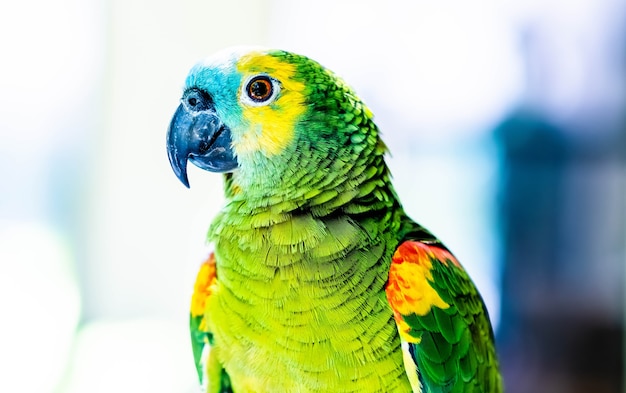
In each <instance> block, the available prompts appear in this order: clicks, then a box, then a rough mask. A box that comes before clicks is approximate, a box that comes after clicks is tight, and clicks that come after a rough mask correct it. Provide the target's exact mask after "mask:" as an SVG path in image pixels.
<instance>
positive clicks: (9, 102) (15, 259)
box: [0, 0, 626, 393]
mask: <svg viewBox="0 0 626 393" xmlns="http://www.w3.org/2000/svg"><path fill="white" fill-rule="evenodd" d="M239 44H258V45H265V46H270V47H277V48H283V49H288V50H292V51H296V52H300V53H302V54H305V55H308V56H310V57H313V58H315V59H317V60H318V61H320V62H321V63H322V64H324V65H326V66H327V67H329V68H331V69H333V70H334V71H335V72H337V73H338V74H339V75H341V76H343V77H344V79H346V80H347V81H348V83H349V84H351V85H352V86H353V87H354V88H355V89H356V91H357V92H358V93H359V94H360V95H361V97H362V98H363V99H364V100H365V102H366V103H367V104H368V105H369V106H370V107H371V109H372V110H373V112H374V113H375V114H376V119H377V123H378V124H379V126H380V127H381V129H382V130H383V134H384V138H385V140H386V142H387V144H388V145H389V147H390V150H391V152H392V154H391V156H390V157H389V160H388V161H389V165H390V166H391V169H392V173H393V175H394V182H395V185H396V188H397V191H398V193H399V194H400V197H401V199H402V201H403V202H404V204H405V208H406V210H407V211H408V212H409V213H410V215H411V216H412V217H413V218H415V219H416V220H417V221H419V222H420V223H422V224H423V225H424V226H426V227H428V228H429V229H431V230H432V231H433V232H434V233H435V234H437V235H438V236H439V237H440V238H441V239H443V240H444V242H445V243H446V244H447V245H448V246H449V247H450V248H451V249H452V250H453V251H454V252H455V253H456V254H457V256H458V257H459V259H460V260H461V262H462V263H463V264H464V265H465V266H466V268H467V270H468V271H469V272H470V274H471V275H472V277H473V278H474V280H475V281H476V284H477V285H478V287H479V288H480V290H481V291H482V293H483V296H484V298H485V301H486V303H487V305H488V307H489V311H490V314H491V316H492V319H493V321H494V325H495V327H496V334H497V339H498V345H499V352H500V357H501V364H502V369H503V373H504V377H505V383H506V387H507V392H509V393H526V392H551V393H559V392H600V393H603V392H607V393H608V392H622V391H626V390H625V389H624V360H623V359H624V324H625V322H624V321H625V316H624V305H625V301H624V299H625V294H624V283H625V282H626V269H625V268H624V266H625V265H626V231H625V225H624V224H625V222H626V214H625V206H626V198H625V191H626V160H625V158H626V116H625V114H626V83H625V82H626V56H625V55H626V3H624V2H623V1H619V0H594V1H592V0H568V1H565V0H548V1H538V0H536V1H522V0H505V1H495V0H493V1H489V0H484V1H452V0H450V1H437V2H435V1H425V0H421V1H387V2H384V3H383V2H380V1H363V0H361V1H331V0H317V1H316V2H308V1H307V2H304V1H287V0H255V1H252V0H249V1H230V2H227V1H193V0H183V1H148V0H126V1H121V0H110V1H105V0H89V1H84V0H81V1H79V0H58V1H55V2H48V1H43V0H30V1H28V0H26V1H21V2H8V1H7V2H3V3H2V4H1V5H0V48H1V50H2V61H0V138H1V139H0V140H1V142H0V307H1V310H2V323H0V369H1V370H3V371H2V372H0V375H1V376H0V391H2V392H38V393H41V392H54V393H82V392H90V393H97V392H121V393H125V392H128V393H130V392H133V393H138V392H151V393H160V392H163V393H165V392H167V393H171V392H183V393H185V392H194V391H196V390H195V389H196V387H195V386H196V376H195V371H194V367H193V364H192V355H191V350H190V347H189V341H188V334H187V318H188V311H187V310H188V303H189V296H190V294H191V289H192V284H193V280H194V278H195V273H196V268H197V266H198V263H199V262H200V261H201V259H202V258H203V257H204V255H205V253H206V249H205V245H204V236H205V232H206V229H207V227H208V223H209V222H210V220H211V217H212V216H213V215H214V214H215V213H216V212H217V210H218V209H219V208H220V206H221V204H222V202H223V200H222V197H221V195H222V189H221V179H220V177H219V176H216V175H211V174H208V173H204V172H202V171H200V170H197V169H196V170H194V169H193V168H192V169H191V173H190V178H191V184H192V188H191V190H187V189H185V187H183V186H182V185H181V184H180V183H179V182H178V180H177V179H176V177H175V176H174V174H173V173H172V172H171V170H170V167H169V164H168V162H167V155H166V151H165V132H166V129H167V126H168V124H169V120H170V118H171V116H172V114H173V112H174V110H175V108H176V106H177V105H178V99H179V98H180V95H181V87H182V83H183V80H184V77H185V75H186V73H187V71H188V70H189V68H190V67H191V66H192V65H193V64H194V63H195V62H196V61H198V60H199V59H201V58H203V57H205V56H207V55H208V54H210V53H212V52H214V51H216V50H218V49H221V48H223V47H226V46H230V45H239Z"/></svg>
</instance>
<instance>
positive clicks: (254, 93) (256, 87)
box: [241, 74, 280, 106]
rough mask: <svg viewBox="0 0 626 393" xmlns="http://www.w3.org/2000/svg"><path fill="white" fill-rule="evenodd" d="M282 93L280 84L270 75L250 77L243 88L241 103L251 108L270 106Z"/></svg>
mask: <svg viewBox="0 0 626 393" xmlns="http://www.w3.org/2000/svg"><path fill="white" fill-rule="evenodd" d="M278 93H280V82H278V81H277V80H276V79H274V78H271V77H270V76H269V75H265V74H258V75H253V76H251V77H249V78H248V79H247V80H246V83H244V84H243V85H242V88H241V102H243V103H244V104H246V105H250V106H263V105H269V104H271V103H272V102H274V100H276V97H278Z"/></svg>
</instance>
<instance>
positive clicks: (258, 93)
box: [250, 80, 270, 100]
mask: <svg viewBox="0 0 626 393" xmlns="http://www.w3.org/2000/svg"><path fill="white" fill-rule="evenodd" d="M269 96H270V82H269V81H267V80H256V81H253V82H252V83H251V84H250V97H251V98H253V99H255V100H265V99H267V98H268V97H269Z"/></svg>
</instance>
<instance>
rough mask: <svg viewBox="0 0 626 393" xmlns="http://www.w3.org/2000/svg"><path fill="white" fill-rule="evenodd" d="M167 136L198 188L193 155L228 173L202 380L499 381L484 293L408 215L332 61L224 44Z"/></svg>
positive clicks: (480, 388)
mask: <svg viewBox="0 0 626 393" xmlns="http://www.w3.org/2000/svg"><path fill="white" fill-rule="evenodd" d="M166 147H167V153H168V159H169V162H170V165H171V167H172V169H173V171H174V174H175V175H176V177H177V178H178V179H179V180H180V181H181V182H182V183H183V184H184V185H185V186H186V187H189V179H188V172H187V170H188V168H187V165H188V163H189V162H191V163H192V164H194V165H195V166H197V167H199V168H201V169H204V170H206V171H209V172H214V173H220V174H221V176H222V178H223V189H224V191H223V195H224V201H225V203H224V205H223V207H222V208H221V210H219V212H218V213H217V215H216V217H215V218H214V219H213V221H212V222H211V224H210V225H209V229H208V233H207V243H208V244H209V245H210V247H211V249H212V252H210V253H209V255H208V257H207V258H206V260H204V261H203V262H202V263H201V264H200V268H199V272H198V274H197V277H196V280H195V284H194V286H193V294H192V296H191V308H190V333H191V344H192V345H191V346H192V349H193V355H194V361H195V366H196V371H197V373H198V378H199V386H200V387H201V389H202V392H207V393H218V392H235V393H242V392H413V393H417V392H421V393H453V392H454V393H456V392H459V393H460V392H475V393H478V392H488V393H498V392H502V389H503V388H502V379H501V376H500V372H499V366H498V358H497V354H496V348H495V344H494V334H493V329H492V326H491V323H490V319H489V315H488V313H487V309H486V307H485V304H484V302H483V300H482V297H481V295H480V294H479V292H478V290H477V288H476V286H475V285H474V283H473V282H472V280H471V278H470V277H469V276H468V274H467V272H466V271H465V270H464V268H463V267H462V266H461V264H460V263H459V261H458V260H457V259H456V258H455V256H454V255H453V254H452V253H451V252H450V251H449V250H448V249H447V248H446V246H444V245H443V243H442V242H441V241H440V240H438V239H437V238H436V237H435V236H434V235H433V234H431V233H430V232H429V231H428V230H427V229H425V228H424V227H422V226H420V225H419V224H417V223H416V222H415V221H413V220H412V219H411V218H409V216H408V215H407V214H406V213H405V211H404V209H403V207H402V204H401V202H400V200H399V198H398V195H397V194H396V192H395V191H394V188H393V186H392V184H391V174H390V170H389V168H388V167H387V165H386V163H385V155H386V154H387V147H386V145H385V143H384V142H383V141H382V139H381V136H380V130H379V128H378V127H377V125H376V124H375V123H374V116H373V114H372V111H371V110H370V109H368V107H367V106H366V105H365V103H364V102H363V101H362V100H361V99H360V98H359V97H358V96H357V95H356V93H355V92H354V90H353V89H352V88H351V87H350V86H348V85H347V84H346V82H344V81H343V79H341V78H340V77H339V76H337V75H336V74H335V73H333V72H332V71H330V70H329V69H327V68H325V67H324V66H322V65H321V64H320V63H318V62H316V61H315V60H312V59H311V58H309V57H307V56H304V55H300V54H297V53H293V52H289V51H284V50H280V49H267V48H259V47H233V48H227V49H225V50H222V51H220V52H218V53H216V54H214V55H212V56H209V57H208V58H206V59H204V60H202V61H200V62H199V63H197V64H196V65H195V66H193V67H192V68H191V70H190V71H189V74H188V75H187V77H186V79H185V82H184V87H183V93H182V98H181V99H180V104H179V106H178V107H177V109H176V110H175V113H174V115H173V117H172V119H171V122H170V124H169V127H168V129H167V135H166ZM424 186H425V187H427V186H428V185H427V184H425V185H424Z"/></svg>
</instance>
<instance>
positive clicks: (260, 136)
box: [233, 52, 306, 156]
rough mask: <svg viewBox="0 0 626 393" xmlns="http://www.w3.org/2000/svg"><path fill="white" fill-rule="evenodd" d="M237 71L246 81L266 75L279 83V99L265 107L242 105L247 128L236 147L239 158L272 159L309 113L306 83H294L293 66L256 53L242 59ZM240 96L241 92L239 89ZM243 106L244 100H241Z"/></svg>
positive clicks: (294, 67)
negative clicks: (258, 155) (260, 156)
mask: <svg viewBox="0 0 626 393" xmlns="http://www.w3.org/2000/svg"><path fill="white" fill-rule="evenodd" d="M237 70H238V71H239V72H240V73H242V74H243V78H242V80H243V81H246V80H247V79H248V78H249V77H250V76H252V75H255V74H266V75H269V76H270V77H272V78H274V79H276V80H277V81H278V82H279V83H280V92H279V93H278V98H277V99H276V100H275V101H274V102H272V103H270V104H268V105H264V106H250V105H246V104H245V103H241V105H242V113H243V117H244V120H245V122H246V123H247V124H248V128H247V129H246V130H244V131H243V135H242V136H241V137H240V138H239V141H237V142H236V143H234V144H233V145H234V148H235V150H236V152H237V154H238V155H242V154H249V153H254V152H261V153H263V154H264V155H266V156H273V155H276V154H278V153H280V152H281V151H283V150H284V149H285V147H286V146H287V145H288V144H289V143H290V142H291V141H292V140H293V138H294V132H295V125H296V122H297V121H298V119H299V118H300V116H302V114H303V113H304V111H305V110H306V107H305V106H304V94H303V91H304V88H305V86H304V83H302V82H300V81H296V80H294V78H293V76H294V75H295V73H296V66H295V65H294V64H290V63H285V62H284V61H282V60H281V59H279V58H277V57H274V56H271V55H267V54H263V53H261V52H253V53H250V54H248V55H246V56H243V57H242V58H241V59H240V60H239V62H238V64H237ZM239 94H245V93H242V89H241V88H240V89H239ZM239 102H241V99H240V100H239Z"/></svg>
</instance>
